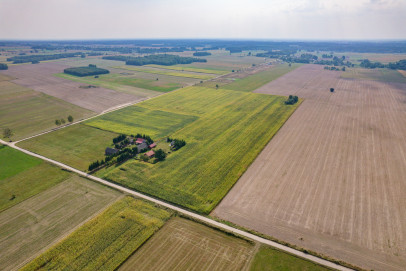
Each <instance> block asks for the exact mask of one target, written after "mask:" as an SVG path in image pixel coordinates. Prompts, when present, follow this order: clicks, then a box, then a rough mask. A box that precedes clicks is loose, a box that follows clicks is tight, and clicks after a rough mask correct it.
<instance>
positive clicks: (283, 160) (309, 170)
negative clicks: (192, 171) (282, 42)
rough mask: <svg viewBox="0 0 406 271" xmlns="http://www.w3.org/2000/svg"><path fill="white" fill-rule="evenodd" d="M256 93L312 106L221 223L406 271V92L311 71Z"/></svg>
mask: <svg viewBox="0 0 406 271" xmlns="http://www.w3.org/2000/svg"><path fill="white" fill-rule="evenodd" d="M330 87H334V88H335V92H334V93H330V91H329V89H330ZM256 92H260V93H268V94H276V95H289V94H292V95H298V96H299V97H301V98H304V99H305V100H304V102H303V103H302V105H301V106H300V107H299V108H298V110H297V111H296V112H295V114H293V115H292V117H291V118H290V119H289V121H287V122H286V124H285V125H284V126H283V127H282V128H281V129H280V131H279V132H278V134H277V135H276V136H275V137H274V138H273V139H272V141H271V142H270V143H269V144H268V145H267V146H266V148H265V149H264V150H263V151H262V153H261V154H260V155H259V156H258V157H257V159H256V160H255V162H254V163H253V164H252V165H251V167H250V168H249V169H248V170H247V171H246V173H245V174H244V175H243V176H242V177H241V178H240V180H239V181H238V182H237V184H236V185H235V186H234V187H233V189H232V190H231V191H230V192H229V193H228V195H227V196H226V197H225V198H224V199H223V201H222V202H221V203H220V204H219V206H218V207H217V208H216V209H215V211H214V212H213V214H214V215H215V216H218V217H220V218H222V219H225V220H229V221H232V222H234V223H236V224H239V225H242V226H244V227H248V228H251V229H254V230H256V231H259V232H261V233H264V234H267V235H270V236H273V237H275V238H277V239H280V240H284V241H287V242H289V243H292V244H295V245H298V246H300V247H305V248H307V249H310V250H313V251H316V252H319V253H323V254H326V255H328V256H331V257H333V258H338V259H340V260H344V261H346V262H350V263H352V264H355V265H358V266H361V267H363V268H366V269H374V270H404V266H405V265H406V260H405V259H406V213H405V212H404V210H405V208H406V179H405V176H406V136H405V135H406V85H405V84H396V83H384V82H379V81H369V80H355V79H352V80H348V79H342V78H340V72H334V71H324V70H323V67H320V66H316V65H305V66H302V67H300V68H298V69H296V70H295V71H293V72H291V73H288V74H286V75H285V76H282V77H280V78H279V79H277V80H275V81H273V82H271V83H269V84H268V85H265V86H263V87H261V88H260V89H258V90H257V91H256Z"/></svg>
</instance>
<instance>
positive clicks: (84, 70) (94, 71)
mask: <svg viewBox="0 0 406 271" xmlns="http://www.w3.org/2000/svg"><path fill="white" fill-rule="evenodd" d="M63 72H64V73H66V74H70V75H75V76H79V77H83V76H91V75H99V74H107V73H110V71H109V70H106V69H101V68H97V67H96V65H93V64H89V66H87V67H86V66H85V67H73V68H66V69H64V70H63Z"/></svg>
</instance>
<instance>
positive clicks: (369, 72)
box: [341, 68, 406, 83]
mask: <svg viewBox="0 0 406 271" xmlns="http://www.w3.org/2000/svg"><path fill="white" fill-rule="evenodd" d="M341 77H342V78H347V79H364V80H377V81H382V82H388V83H406V78H405V77H404V76H403V75H402V74H401V73H400V72H399V71H397V70H389V69H360V68H356V69H354V68H352V69H347V70H346V71H345V72H343V73H342V74H341Z"/></svg>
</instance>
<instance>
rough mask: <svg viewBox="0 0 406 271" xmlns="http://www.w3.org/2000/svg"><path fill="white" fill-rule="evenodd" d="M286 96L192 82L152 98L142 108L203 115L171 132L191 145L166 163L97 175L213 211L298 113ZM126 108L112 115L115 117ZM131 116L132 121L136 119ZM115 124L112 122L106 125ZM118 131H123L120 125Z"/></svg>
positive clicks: (133, 164) (128, 164)
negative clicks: (287, 101) (288, 104)
mask: <svg viewBox="0 0 406 271" xmlns="http://www.w3.org/2000/svg"><path fill="white" fill-rule="evenodd" d="M202 97H204V99H203V98H202ZM284 100H285V98H284V97H271V96H267V95H259V94H252V93H243V92H237V91H231V90H214V89H207V88H200V87H192V88H185V89H182V90H178V91H176V92H173V93H170V94H167V95H165V96H161V97H158V98H156V99H154V100H149V101H146V102H144V103H142V104H141V106H142V107H146V108H150V109H154V110H160V111H162V112H167V114H168V115H171V114H172V112H178V113H181V114H185V115H186V114H190V115H192V116H193V115H195V116H198V117H199V119H197V120H195V121H194V122H192V123H190V124H189V125H186V126H185V127H183V128H181V129H179V130H177V131H176V132H174V133H171V134H169V136H171V137H174V138H179V139H184V140H185V141H186V142H187V144H186V146H185V147H183V148H182V149H181V150H179V151H177V152H173V153H172V154H171V155H170V156H169V157H168V158H167V159H166V161H164V162H161V163H157V164H154V165H151V164H148V163H142V162H139V161H135V160H130V161H128V162H126V163H124V164H123V165H121V166H119V167H110V168H107V169H104V170H102V171H100V172H98V173H97V175H98V176H102V177H104V178H106V179H109V180H112V181H114V182H117V183H120V184H123V185H125V186H127V187H130V188H133V189H136V190H139V191H142V192H144V193H147V194H151V195H154V196H157V197H160V198H163V199H165V200H168V201H171V202H174V203H177V204H180V205H182V206H185V207H188V208H191V209H193V210H196V211H199V212H204V213H207V212H209V211H210V210H211V209H212V208H213V207H214V206H215V205H216V204H217V203H218V202H219V201H220V200H221V198H222V197H223V196H224V195H225V194H226V193H227V191H228V190H229V189H230V188H231V186H232V185H233V184H234V183H235V182H236V180H237V179H238V177H239V176H240V175H241V174H242V173H243V172H244V171H245V169H246V168H247V167H248V166H249V165H250V163H251V162H252V161H253V159H255V157H256V155H257V154H258V153H259V152H260V151H261V150H262V148H263V146H265V144H266V143H267V142H268V141H269V140H270V139H271V138H272V136H273V135H274V134H275V133H276V132H277V131H278V129H279V128H280V127H281V126H282V124H283V123H284V122H285V121H286V119H287V118H288V117H289V116H290V114H292V112H293V111H294V109H295V108H296V106H297V105H295V106H286V105H284ZM136 108H137V107H133V108H132V109H128V108H127V109H126V110H135V109H136ZM120 111H121V110H119V111H116V112H113V113H111V114H108V115H107V116H110V117H112V118H115V116H118V115H120V114H121V112H120ZM98 119H99V118H96V119H95V120H96V121H97V120H98ZM162 119H165V118H162ZM126 121H127V122H129V123H131V118H128V120H127V119H126ZM158 122H159V121H158V120H157V123H158ZM163 123H164V122H163ZM134 125H136V122H134ZM153 125H154V124H153ZM109 127H110V126H109V125H106V128H105V129H109ZM153 127H155V126H153ZM114 131H115V132H121V131H119V130H116V127H114ZM247 138H249V139H250V140H248V141H247V140H246V139H247Z"/></svg>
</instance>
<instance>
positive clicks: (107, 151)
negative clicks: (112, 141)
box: [104, 148, 118, 156]
mask: <svg viewBox="0 0 406 271" xmlns="http://www.w3.org/2000/svg"><path fill="white" fill-rule="evenodd" d="M116 153H118V150H116V149H113V148H106V150H105V151H104V154H105V155H107V156H109V155H113V154H116Z"/></svg>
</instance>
